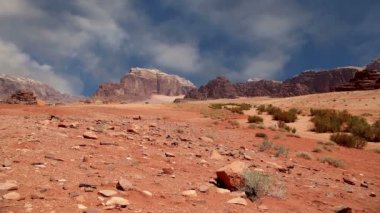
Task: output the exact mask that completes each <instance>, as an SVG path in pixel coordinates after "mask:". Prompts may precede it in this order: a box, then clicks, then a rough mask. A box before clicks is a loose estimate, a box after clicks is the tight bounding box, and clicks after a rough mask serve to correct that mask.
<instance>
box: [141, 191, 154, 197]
mask: <svg viewBox="0 0 380 213" xmlns="http://www.w3.org/2000/svg"><path fill="white" fill-rule="evenodd" d="M141 193H142V194H143V195H145V196H148V197H152V196H153V194H152V192H150V191H147V190H144V191H142V192H141Z"/></svg>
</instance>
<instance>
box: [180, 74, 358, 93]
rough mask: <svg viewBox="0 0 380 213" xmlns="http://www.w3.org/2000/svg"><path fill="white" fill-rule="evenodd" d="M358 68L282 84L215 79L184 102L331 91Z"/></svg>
mask: <svg viewBox="0 0 380 213" xmlns="http://www.w3.org/2000/svg"><path fill="white" fill-rule="evenodd" d="M361 70H363V68H361V67H341V68H336V69H332V70H321V71H311V70H310V71H304V72H302V73H300V74H298V75H296V76H294V77H292V78H290V79H287V80H285V81H282V82H281V81H271V80H258V79H250V80H249V81H247V82H244V83H236V84H233V83H231V82H230V81H229V80H228V79H226V78H225V77H217V78H216V79H214V80H211V81H209V82H208V83H207V84H206V85H205V86H201V87H200V88H199V89H198V90H192V91H190V92H189V93H188V94H187V95H186V96H185V99H194V100H204V99H219V98H236V97H238V96H240V97H253V96H272V97H289V96H298V95H307V94H313V93H323V92H330V91H333V90H334V88H335V87H336V86H338V85H340V84H342V83H346V82H348V81H349V80H350V79H352V78H353V77H354V76H355V73H357V72H359V71H361Z"/></svg>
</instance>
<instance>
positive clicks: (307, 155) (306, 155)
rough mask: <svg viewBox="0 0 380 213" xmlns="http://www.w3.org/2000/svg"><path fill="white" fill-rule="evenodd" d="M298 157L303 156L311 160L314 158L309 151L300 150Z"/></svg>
mask: <svg viewBox="0 0 380 213" xmlns="http://www.w3.org/2000/svg"><path fill="white" fill-rule="evenodd" d="M297 157H299V158H303V159H306V160H311V159H313V156H311V154H310V153H308V152H298V153H297Z"/></svg>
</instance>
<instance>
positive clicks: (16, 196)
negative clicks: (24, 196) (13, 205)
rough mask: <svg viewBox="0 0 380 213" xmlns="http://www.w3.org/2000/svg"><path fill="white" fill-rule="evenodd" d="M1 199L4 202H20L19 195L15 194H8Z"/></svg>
mask: <svg viewBox="0 0 380 213" xmlns="http://www.w3.org/2000/svg"><path fill="white" fill-rule="evenodd" d="M3 198H4V199H5V200H20V199H21V195H20V194H19V193H17V192H9V193H7V194H5V195H3Z"/></svg>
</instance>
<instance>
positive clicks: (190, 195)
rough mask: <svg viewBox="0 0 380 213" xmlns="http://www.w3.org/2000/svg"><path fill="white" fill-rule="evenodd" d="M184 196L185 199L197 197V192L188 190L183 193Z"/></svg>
mask: <svg viewBox="0 0 380 213" xmlns="http://www.w3.org/2000/svg"><path fill="white" fill-rule="evenodd" d="M182 196H185V197H196V196H197V191H195V190H186V191H183V192H182Z"/></svg>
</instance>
